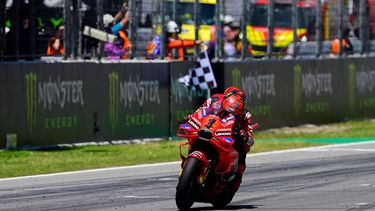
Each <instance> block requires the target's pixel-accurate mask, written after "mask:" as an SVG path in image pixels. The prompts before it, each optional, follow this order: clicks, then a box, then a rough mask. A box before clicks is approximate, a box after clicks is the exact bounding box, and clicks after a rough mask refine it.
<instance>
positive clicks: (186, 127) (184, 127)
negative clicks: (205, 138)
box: [181, 124, 191, 129]
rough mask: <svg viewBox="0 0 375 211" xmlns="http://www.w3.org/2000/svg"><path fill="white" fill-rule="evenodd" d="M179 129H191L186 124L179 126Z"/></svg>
mask: <svg viewBox="0 0 375 211" xmlns="http://www.w3.org/2000/svg"><path fill="white" fill-rule="evenodd" d="M181 127H182V128H183V129H191V127H190V126H189V125H187V124H183V125H181Z"/></svg>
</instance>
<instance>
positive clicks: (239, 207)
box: [190, 205, 258, 210]
mask: <svg viewBox="0 0 375 211" xmlns="http://www.w3.org/2000/svg"><path fill="white" fill-rule="evenodd" d="M257 208H258V206H255V205H228V206H226V207H224V208H221V209H218V208H215V207H194V208H191V209H190V210H251V209H257Z"/></svg>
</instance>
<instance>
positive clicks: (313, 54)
mask: <svg viewBox="0 0 375 211" xmlns="http://www.w3.org/2000/svg"><path fill="white" fill-rule="evenodd" d="M124 3H126V4H127V11H128V19H127V20H126V21H127V25H126V27H123V28H122V29H121V30H123V31H124V32H125V34H126V36H127V38H128V40H129V43H131V44H130V45H128V47H127V48H126V47H124V48H126V49H125V51H126V55H127V56H124V57H121V60H124V59H125V60H128V59H138V60H141V59H146V58H147V59H164V58H165V57H166V55H167V52H166V50H165V43H164V42H161V43H160V44H161V49H160V51H161V52H160V53H159V54H158V55H156V56H153V57H152V58H151V57H150V56H148V52H147V49H149V47H148V46H150V42H152V41H153V39H154V38H155V36H160V37H161V40H165V36H167V35H166V34H168V32H167V31H166V30H168V29H167V27H161V26H167V24H168V23H169V22H170V21H174V22H176V23H177V25H178V27H179V31H178V32H179V33H178V34H177V35H176V36H178V37H176V39H181V40H200V41H202V43H204V44H206V46H207V49H208V52H209V55H210V57H211V58H215V59H218V60H228V59H233V60H244V59H249V60H251V59H269V58H279V59H288V58H326V57H327V58H331V57H342V56H344V57H347V56H349V57H358V56H368V55H370V56H371V55H372V54H374V52H375V49H374V47H373V46H374V35H375V28H374V19H375V8H374V6H375V0H125V1H124V0H106V1H104V0H40V1H36V0H5V1H1V3H0V14H1V15H0V40H1V42H0V61H20V60H25V61H31V60H71V59H75V60H83V59H85V60H88V59H91V60H92V59H95V60H97V59H106V57H105V55H104V54H105V49H104V48H105V46H104V45H102V44H101V42H100V41H99V40H98V39H94V38H92V37H90V36H85V35H83V31H84V27H85V26H89V27H92V28H95V29H99V30H101V31H105V28H106V26H107V25H108V23H107V22H108V20H107V19H105V18H104V17H105V15H110V16H112V17H115V16H116V14H117V13H118V12H119V11H121V10H122V9H123V4H124ZM110 16H108V17H110ZM110 21H112V19H110ZM269 34H272V35H273V36H268V35H269ZM56 39H58V42H59V43H58V44H60V45H61V46H63V47H60V49H59V47H56V49H57V52H51V49H49V48H51V46H53V45H57V44H56V43H52V42H55V40H56ZM340 40H341V42H340ZM184 50H185V55H184V56H185V59H187V60H192V59H193V58H194V56H196V55H197V52H198V51H199V49H198V47H187V48H185V49H184Z"/></svg>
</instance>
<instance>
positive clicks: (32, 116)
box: [25, 72, 37, 134]
mask: <svg viewBox="0 0 375 211" xmlns="http://www.w3.org/2000/svg"><path fill="white" fill-rule="evenodd" d="M25 78H26V123H27V129H28V132H29V133H30V134H32V133H33V129H34V128H35V127H36V111H37V96H36V85H37V76H36V74H35V73H33V72H30V73H29V74H27V75H25Z"/></svg>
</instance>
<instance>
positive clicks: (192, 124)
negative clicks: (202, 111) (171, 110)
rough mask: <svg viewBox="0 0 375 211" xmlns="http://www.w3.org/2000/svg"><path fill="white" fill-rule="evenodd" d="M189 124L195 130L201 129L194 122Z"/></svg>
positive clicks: (190, 121)
mask: <svg viewBox="0 0 375 211" xmlns="http://www.w3.org/2000/svg"><path fill="white" fill-rule="evenodd" d="M188 123H189V124H190V125H191V126H193V128H195V129H199V126H198V125H197V124H195V122H193V121H192V120H189V121H188Z"/></svg>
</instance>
